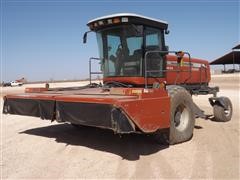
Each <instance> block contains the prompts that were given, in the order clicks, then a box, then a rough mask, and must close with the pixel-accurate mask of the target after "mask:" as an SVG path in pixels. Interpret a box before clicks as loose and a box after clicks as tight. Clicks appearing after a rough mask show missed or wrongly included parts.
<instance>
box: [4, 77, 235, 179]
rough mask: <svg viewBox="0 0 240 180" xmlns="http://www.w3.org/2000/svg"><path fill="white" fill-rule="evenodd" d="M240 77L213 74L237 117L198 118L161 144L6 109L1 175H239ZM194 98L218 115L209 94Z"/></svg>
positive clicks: (166, 176)
mask: <svg viewBox="0 0 240 180" xmlns="http://www.w3.org/2000/svg"><path fill="white" fill-rule="evenodd" d="M239 78H240V77H239V75H238V76H236V75H235V76H233V75H229V76H215V77H213V83H212V84H213V85H219V86H220V87H221V92H220V95H224V96H228V97H229V98H230V99H231V100H232V103H233V106H234V113H233V118H232V120H231V121H230V122H226V123H218V122H214V121H211V120H203V119H197V121H196V126H195V129H194V136H193V138H192V139H191V140H190V141H188V142H186V143H182V144H178V145H173V146H170V147H166V146H163V145H158V144H155V143H154V142H153V141H152V140H151V139H150V138H149V137H148V136H144V135H134V134H131V135H124V136H122V137H121V138H120V137H119V136H118V135H114V134H113V133H112V132H111V131H108V130H100V129H96V128H88V127H86V128H80V129H75V128H73V127H72V126H71V125H68V124H57V123H54V122H53V123H51V122H50V121H46V120H40V119H38V118H33V117H25V116H17V115H2V114H1V140H2V141H1V152H2V153H1V155H2V161H1V176H2V178H4V179H18V178H22V179H26V178H28V179H37V178H41V179H42V178H43V179H44V178H48V179H63V178H111V179H119V178H135V179H139V178H143V179H148V178H166V179H168V178H174V179H179V178H182V179H186V178H197V179H199V178H211V179H213V178H214V179H219V178H223V179H239V178H240V177H239V172H240V169H239V129H240V128H239V118H240V115H239V88H240V87H239V84H240V83H239ZM79 84H80V83H79ZM79 84H76V83H75V84H74V83H73V84H72V83H71V84H70V83H65V84H64V86H66V85H72V86H77V85H79ZM28 86H29V85H28ZM35 86H37V85H35ZM50 86H63V84H50ZM23 88H24V87H16V88H11V87H10V88H3V90H2V95H3V94H6V93H15V92H21V91H23ZM194 101H195V102H197V104H198V105H199V106H200V107H201V108H202V109H204V110H205V112H206V113H207V114H212V108H211V107H210V105H209V103H208V97H207V96H198V97H194ZM1 110H2V101H1Z"/></svg>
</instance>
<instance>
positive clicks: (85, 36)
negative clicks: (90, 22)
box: [83, 31, 92, 44]
mask: <svg viewBox="0 0 240 180" xmlns="http://www.w3.org/2000/svg"><path fill="white" fill-rule="evenodd" d="M89 32H92V31H87V32H85V33H84V35H83V43H84V44H85V43H86V42H87V34H88V33H89Z"/></svg>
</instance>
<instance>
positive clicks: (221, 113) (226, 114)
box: [213, 97, 232, 122]
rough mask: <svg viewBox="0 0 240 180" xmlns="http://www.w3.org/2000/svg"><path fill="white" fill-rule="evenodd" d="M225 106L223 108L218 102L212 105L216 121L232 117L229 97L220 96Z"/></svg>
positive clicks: (227, 119)
mask: <svg viewBox="0 0 240 180" xmlns="http://www.w3.org/2000/svg"><path fill="white" fill-rule="evenodd" d="M221 98H222V100H223V102H224V104H225V105H226V107H227V108H224V107H223V106H222V105H221V104H220V103H216V104H215V105H214V106H213V114H214V120H215V121H218V122H227V121H230V120H231V118H232V103H231V101H230V99H229V98H227V97H221Z"/></svg>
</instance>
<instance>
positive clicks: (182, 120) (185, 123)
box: [167, 85, 195, 144]
mask: <svg viewBox="0 0 240 180" xmlns="http://www.w3.org/2000/svg"><path fill="white" fill-rule="evenodd" d="M167 90H168V94H169V96H170V98H171V108H170V134H169V144H177V143H181V142H185V141H188V140H190V139H191V137H192V135H193V130H194V125H195V115H194V111H193V108H192V107H193V100H192V97H191V95H190V94H189V92H188V91H187V90H186V89H185V88H183V87H180V86H175V85H174V86H168V87H167Z"/></svg>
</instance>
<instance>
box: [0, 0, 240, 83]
mask: <svg viewBox="0 0 240 180" xmlns="http://www.w3.org/2000/svg"><path fill="white" fill-rule="evenodd" d="M239 6H240V5H239V1H238V0H224V1H223V0H222V1H221V0H209V1H206V0H203V1H199V0H196V1H193V0H192V1H189V0H188V1H187V0H185V1H176V0H175V1H171V0H169V1H166V0H165V1H160V0H159V1H156V0H149V1H147V0H142V1H139V0H129V1H127V0H124V1H121V0H104V1H101V0H98V1H97V0H94V1H93V0H89V1H87V0H85V1H81V0H69V1H67V0H49V1H47V0H42V1H41V0H1V39H0V40H1V80H2V81H10V80H15V79H18V78H21V77H25V78H27V80H29V81H36V80H50V79H54V80H61V79H82V78H86V77H88V59H89V57H92V56H94V57H97V56H98V48H97V44H96V37H95V35H94V34H93V33H92V34H89V36H88V43H87V44H83V43H82V36H83V33H84V32H85V31H87V30H88V28H87V26H86V23H87V22H88V21H89V20H91V19H93V18H96V17H98V16H103V15H108V14H113V13H121V12H129V13H137V14H141V15H145V16H149V17H153V18H158V19H162V20H166V21H167V22H168V23H169V29H170V34H169V35H167V38H166V42H167V45H169V47H170V50H184V51H188V52H190V53H191V55H192V56H193V57H197V58H203V59H206V60H209V61H212V60H214V59H215V58H217V57H219V56H222V55H223V54H224V53H226V52H228V51H230V49H231V48H232V47H233V46H235V45H237V44H238V43H239V39H240V38H239V32H240V31H239V30H240V27H239V26H240V25H239V24H240V23H239V16H240V14H239V11H240V9H239Z"/></svg>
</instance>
